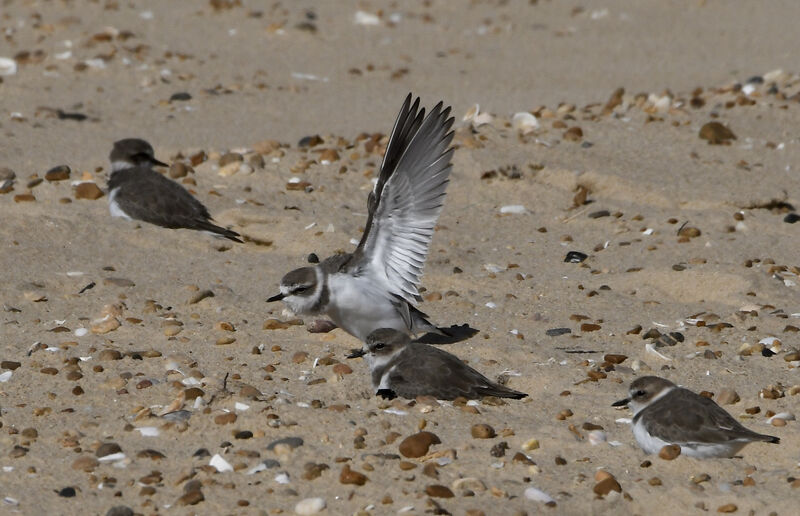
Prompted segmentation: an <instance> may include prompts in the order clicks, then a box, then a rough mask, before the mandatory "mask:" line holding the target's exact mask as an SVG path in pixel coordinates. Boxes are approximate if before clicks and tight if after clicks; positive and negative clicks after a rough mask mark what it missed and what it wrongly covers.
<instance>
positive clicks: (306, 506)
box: [294, 498, 327, 514]
mask: <svg viewBox="0 0 800 516" xmlns="http://www.w3.org/2000/svg"><path fill="white" fill-rule="evenodd" d="M326 505H327V504H326V503H325V499H324V498H305V499H303V500H300V501H299V502H297V505H295V506H294V512H295V514H317V513H318V512H320V511H322V510H323V509H324V508H325V507H326Z"/></svg>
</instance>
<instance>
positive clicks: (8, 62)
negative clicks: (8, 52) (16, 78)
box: [0, 57, 17, 75]
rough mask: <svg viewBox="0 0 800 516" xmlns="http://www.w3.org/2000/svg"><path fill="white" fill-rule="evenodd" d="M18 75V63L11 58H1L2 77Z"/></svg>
mask: <svg viewBox="0 0 800 516" xmlns="http://www.w3.org/2000/svg"><path fill="white" fill-rule="evenodd" d="M15 73H17V62H16V61H14V60H13V59H11V58H9V57H0V75H14V74H15Z"/></svg>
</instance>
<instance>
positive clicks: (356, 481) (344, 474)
mask: <svg viewBox="0 0 800 516" xmlns="http://www.w3.org/2000/svg"><path fill="white" fill-rule="evenodd" d="M367 480H369V479H368V478H367V476H366V475H364V474H363V473H359V472H358V471H354V470H352V469H350V466H349V465H348V464H345V465H344V467H343V468H342V471H341V473H339V482H340V483H342V484H350V485H356V486H363V485H364V484H366V483H367Z"/></svg>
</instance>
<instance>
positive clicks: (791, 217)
mask: <svg viewBox="0 0 800 516" xmlns="http://www.w3.org/2000/svg"><path fill="white" fill-rule="evenodd" d="M783 221H784V222H786V223H787V224H794V223H795V222H797V221H800V215H798V214H797V213H788V214H786V216H785V217H784V218H783Z"/></svg>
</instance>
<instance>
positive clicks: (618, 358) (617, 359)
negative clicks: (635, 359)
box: [603, 353, 628, 365]
mask: <svg viewBox="0 0 800 516" xmlns="http://www.w3.org/2000/svg"><path fill="white" fill-rule="evenodd" d="M627 358H628V357H627V356H626V355H615V354H613V353H608V354H606V355H603V360H605V361H606V362H608V363H610V364H615V365H618V364H621V363H623V362H624V361H625V360H627Z"/></svg>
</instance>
